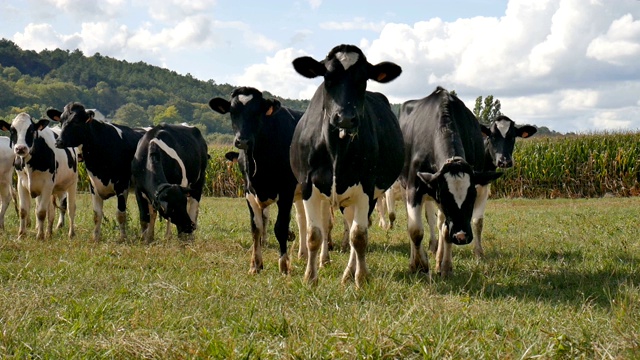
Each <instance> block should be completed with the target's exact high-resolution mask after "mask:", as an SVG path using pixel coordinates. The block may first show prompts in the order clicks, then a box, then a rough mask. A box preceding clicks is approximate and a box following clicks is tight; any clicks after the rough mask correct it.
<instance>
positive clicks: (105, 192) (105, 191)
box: [87, 170, 116, 199]
mask: <svg viewBox="0 0 640 360" xmlns="http://www.w3.org/2000/svg"><path fill="white" fill-rule="evenodd" d="M87 173H88V174H89V181H90V182H91V185H93V191H95V193H96V194H97V195H98V196H100V197H101V198H102V199H107V198H109V197H111V196H113V195H115V194H116V189H115V188H114V186H113V183H112V182H111V180H109V182H108V183H106V184H105V183H103V182H102V181H101V180H100V179H99V178H98V177H97V176H95V175H93V173H92V172H91V171H89V170H87Z"/></svg>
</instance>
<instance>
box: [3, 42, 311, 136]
mask: <svg viewBox="0 0 640 360" xmlns="http://www.w3.org/2000/svg"><path fill="white" fill-rule="evenodd" d="M235 86H236V85H235V84H234V85H230V84H216V83H215V81H213V80H209V81H201V80H198V79H196V78H194V77H192V76H191V75H186V76H185V75H180V74H178V73H176V72H175V71H171V70H167V69H164V68H160V67H157V66H151V65H149V64H146V63H143V62H137V63H129V62H127V61H122V60H116V59H113V58H110V57H106V56H101V55H100V54H99V53H96V54H94V55H93V56H85V54H83V53H82V52H81V51H79V50H76V51H71V52H70V51H68V50H67V51H65V50H60V49H56V50H43V51H41V52H35V51H30V50H22V49H21V48H20V47H18V46H17V45H16V44H15V43H13V42H12V41H9V40H6V39H1V40H0V94H2V96H0V118H2V119H4V120H6V121H11V120H12V119H13V117H14V116H15V115H16V114H17V113H18V112H21V111H25V112H27V113H29V114H30V115H32V116H34V117H44V116H45V111H46V109H48V108H51V107H55V108H58V109H61V108H62V107H63V106H64V105H66V104H67V103H68V102H70V101H79V102H81V103H83V104H84V105H85V106H86V107H87V108H95V109H98V110H99V111H100V112H101V113H103V114H104V115H105V116H106V117H107V118H109V119H113V121H114V122H117V123H121V124H126V125H130V126H148V125H152V124H157V123H160V122H166V123H181V122H187V123H190V124H193V125H196V126H198V127H200V128H201V129H202V130H203V131H204V132H205V133H206V134H209V136H208V138H209V139H208V140H210V141H216V140H220V136H218V135H214V134H216V133H219V134H231V123H230V121H229V116H228V115H220V114H218V113H216V112H214V111H212V110H211V109H210V108H209V106H208V105H207V103H208V101H209V99H211V98H212V97H216V96H220V97H224V98H228V97H229V96H230V95H231V92H232V90H233V88H234V87H235ZM267 96H269V97H271V96H272V95H271V94H267ZM276 98H278V99H279V100H280V101H281V102H282V103H283V104H284V105H285V106H289V107H292V108H294V109H300V110H305V109H306V107H307V104H308V102H307V101H304V100H290V99H282V98H279V97H277V96H276Z"/></svg>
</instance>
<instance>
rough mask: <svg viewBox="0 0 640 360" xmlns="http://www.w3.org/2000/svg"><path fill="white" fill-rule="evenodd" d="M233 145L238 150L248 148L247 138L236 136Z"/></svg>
mask: <svg viewBox="0 0 640 360" xmlns="http://www.w3.org/2000/svg"><path fill="white" fill-rule="evenodd" d="M234 145H235V147H237V148H238V149H240V150H247V149H248V148H249V140H245V139H239V138H236V140H235V142H234Z"/></svg>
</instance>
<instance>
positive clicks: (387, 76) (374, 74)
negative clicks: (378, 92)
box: [369, 61, 402, 83]
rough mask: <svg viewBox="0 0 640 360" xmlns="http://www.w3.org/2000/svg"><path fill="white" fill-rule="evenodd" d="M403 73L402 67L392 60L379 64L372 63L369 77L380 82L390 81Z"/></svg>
mask: <svg viewBox="0 0 640 360" xmlns="http://www.w3.org/2000/svg"><path fill="white" fill-rule="evenodd" d="M401 73H402V68H401V67H400V66H398V65H396V64H394V63H392V62H388V61H383V62H381V63H379V64H378V65H372V66H371V68H370V69H369V79H371V80H375V81H377V82H379V83H388V82H389V81H391V80H394V79H395V78H397V77H398V76H400V74H401Z"/></svg>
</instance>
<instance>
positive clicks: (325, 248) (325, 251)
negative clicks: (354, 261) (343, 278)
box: [320, 201, 333, 267]
mask: <svg viewBox="0 0 640 360" xmlns="http://www.w3.org/2000/svg"><path fill="white" fill-rule="evenodd" d="M322 221H323V222H324V229H325V233H324V238H323V239H322V247H321V248H320V267H324V266H325V265H328V264H329V263H330V262H331V258H330V256H329V243H330V242H331V230H332V229H333V221H332V220H331V204H330V203H329V202H328V201H325V202H323V203H322Z"/></svg>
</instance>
